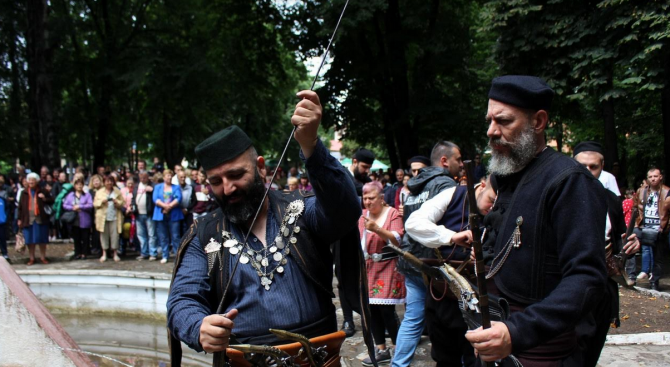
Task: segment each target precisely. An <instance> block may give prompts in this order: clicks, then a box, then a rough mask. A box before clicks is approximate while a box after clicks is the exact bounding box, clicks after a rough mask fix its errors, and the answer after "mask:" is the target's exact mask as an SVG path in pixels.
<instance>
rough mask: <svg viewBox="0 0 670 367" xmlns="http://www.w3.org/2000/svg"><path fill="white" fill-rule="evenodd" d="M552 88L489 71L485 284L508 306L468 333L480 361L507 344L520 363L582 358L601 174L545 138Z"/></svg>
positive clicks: (600, 252) (598, 241)
mask: <svg viewBox="0 0 670 367" xmlns="http://www.w3.org/2000/svg"><path fill="white" fill-rule="evenodd" d="M553 96H554V91H553V90H552V89H551V87H549V85H547V83H546V82H544V81H543V80H541V79H540V78H537V77H533V76H515V75H510V76H503V77H499V78H496V79H494V80H493V83H492V85H491V89H490V92H489V102H488V112H487V114H486V121H487V123H488V124H489V128H488V131H487V135H488V137H489V146H490V148H491V152H492V157H491V160H490V163H489V171H490V172H491V173H492V174H493V175H494V176H495V179H496V181H497V183H498V197H497V199H496V203H495V205H494V206H493V208H492V210H491V212H489V214H487V216H486V217H485V218H484V225H485V226H486V235H487V236H486V238H485V239H484V241H483V242H484V243H483V250H484V254H485V255H489V256H488V258H489V259H492V260H491V261H490V263H489V264H487V265H489V266H490V270H489V271H488V275H487V278H489V279H490V280H489V281H488V288H489V289H490V290H489V293H490V294H494V295H497V296H500V297H502V298H505V299H506V300H507V301H508V302H509V306H510V310H511V313H510V315H509V317H508V318H507V319H506V320H502V321H501V322H493V323H492V326H491V328H490V329H486V330H482V329H481V328H479V329H477V330H476V331H471V332H468V333H467V334H466V338H467V339H468V340H469V341H470V343H471V344H472V346H473V347H474V348H475V351H476V353H478V355H479V356H480V357H481V359H482V360H484V361H496V360H499V359H502V358H505V357H507V356H509V355H510V354H513V355H514V356H516V357H517V358H518V359H519V360H520V361H521V363H522V364H523V365H524V366H527V367H528V366H543V367H544V366H581V365H582V354H581V353H580V350H579V348H578V345H577V338H576V331H575V326H576V324H577V323H578V322H579V320H580V319H582V318H583V317H584V316H586V315H587V314H588V313H589V312H591V310H592V308H593V307H594V306H595V305H596V304H597V303H598V302H599V301H600V300H601V298H602V297H603V293H604V289H605V285H606V281H607V272H606V267H605V239H604V236H603V234H604V233H605V219H606V214H607V204H606V198H605V192H604V190H603V187H602V184H600V182H598V180H597V179H596V178H595V177H593V175H592V174H591V173H589V171H587V170H586V169H584V167H582V166H581V165H580V164H579V163H577V162H576V161H575V160H573V159H571V158H569V157H567V156H565V155H563V154H561V153H559V152H556V151H555V150H553V149H551V148H549V147H547V145H546V140H545V129H546V128H547V124H548V122H549V115H548V112H547V111H549V109H550V107H551V102H552V99H553Z"/></svg>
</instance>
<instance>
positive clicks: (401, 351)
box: [392, 140, 463, 367]
mask: <svg viewBox="0 0 670 367" xmlns="http://www.w3.org/2000/svg"><path fill="white" fill-rule="evenodd" d="M430 161H431V166H430V167H425V168H422V169H421V170H420V171H419V173H418V174H417V175H416V176H415V177H412V178H411V179H410V180H409V182H408V183H407V187H408V188H409V191H410V194H411V195H410V196H409V197H407V200H405V203H404V205H402V211H401V213H402V215H403V222H406V221H407V218H409V216H410V215H411V214H412V212H414V211H415V210H417V209H418V208H420V207H421V205H423V203H425V202H426V201H427V200H429V199H431V198H432V197H434V196H436V195H437V194H439V193H440V192H442V191H444V190H446V189H448V188H450V187H454V186H456V185H457V184H456V181H454V179H453V177H454V176H456V175H457V174H458V171H459V170H460V169H461V168H463V161H462V160H461V151H460V149H459V148H458V146H457V145H456V144H454V143H452V142H449V141H445V140H441V141H439V142H437V144H435V146H434V147H433V150H432V152H431V154H430ZM402 247H403V249H404V250H406V251H409V252H410V253H412V254H413V255H414V256H416V257H418V258H433V259H434V258H436V256H435V253H434V251H433V250H432V249H428V248H426V247H424V246H423V245H422V244H421V243H419V242H417V241H415V240H414V239H413V238H411V237H410V236H409V235H408V234H407V233H405V235H404V237H403V239H402ZM398 270H399V271H400V272H401V273H403V274H404V275H405V288H406V289H407V296H406V298H405V301H406V308H405V317H404V318H403V320H402V323H401V324H400V330H399V331H398V339H397V340H396V351H395V355H394V356H393V362H392V363H393V367H406V366H409V364H410V362H411V361H412V357H413V356H414V351H415V350H416V346H417V345H418V344H419V340H420V338H421V333H422V332H423V326H424V317H425V305H426V286H425V285H424V283H423V279H422V278H421V273H419V271H418V270H416V269H414V268H413V267H412V266H411V265H409V263H407V262H406V261H405V260H403V259H402V258H401V259H400V260H399V261H398ZM433 343H434V345H435V341H434V340H433ZM446 349H448V348H432V351H431V356H432V357H433V359H435V360H436V361H437V362H438V364H439V363H440V361H439V360H440V359H441V355H442V353H441V352H444V351H446ZM457 352H458V351H457Z"/></svg>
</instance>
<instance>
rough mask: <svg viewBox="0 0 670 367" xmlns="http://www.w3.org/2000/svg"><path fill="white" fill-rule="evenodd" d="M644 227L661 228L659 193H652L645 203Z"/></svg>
mask: <svg viewBox="0 0 670 367" xmlns="http://www.w3.org/2000/svg"><path fill="white" fill-rule="evenodd" d="M644 226H645V227H646V228H651V229H656V230H658V229H659V228H661V217H660V216H659V214H658V191H650V192H649V197H647V202H646V203H644Z"/></svg>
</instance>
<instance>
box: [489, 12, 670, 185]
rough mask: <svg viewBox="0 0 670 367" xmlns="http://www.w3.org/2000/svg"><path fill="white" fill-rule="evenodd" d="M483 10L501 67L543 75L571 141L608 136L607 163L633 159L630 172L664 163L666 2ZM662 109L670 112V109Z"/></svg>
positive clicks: (558, 129) (557, 127)
mask: <svg viewBox="0 0 670 367" xmlns="http://www.w3.org/2000/svg"><path fill="white" fill-rule="evenodd" d="M482 14H483V20H484V27H483V28H482V30H483V31H487V32H493V33H495V34H497V35H498V36H499V38H498V42H497V44H496V48H495V54H496V56H495V57H496V60H497V61H498V62H499V65H500V67H501V69H502V72H503V74H505V73H509V74H513V73H527V74H535V75H540V76H542V77H544V78H546V79H547V80H548V82H549V83H550V84H551V85H553V86H554V87H555V89H556V91H557V92H558V95H559V96H558V98H557V102H558V103H557V105H556V106H555V108H554V111H552V120H553V121H554V126H553V129H552V130H551V133H553V134H555V137H557V138H559V139H560V138H562V137H563V135H565V137H566V139H567V143H568V144H570V145H572V144H574V143H577V142H579V141H581V140H587V139H593V140H598V141H601V142H604V145H605V148H606V152H607V153H606V161H605V164H606V167H607V168H610V167H611V165H612V163H614V162H615V161H618V160H622V161H623V162H624V163H625V162H630V165H629V168H630V169H631V171H630V172H629V175H630V176H634V177H640V176H642V175H644V173H645V172H646V166H648V165H650V164H656V165H661V164H663V161H662V158H663V157H662V155H661V154H660V153H662V152H663V149H664V148H663V146H664V144H663V139H660V137H662V136H663V135H662V131H663V127H662V126H664V125H666V123H662V114H661V110H662V109H667V108H670V100H668V102H667V103H666V102H665V101H663V102H662V98H661V94H662V93H659V92H660V91H665V90H666V89H665V88H667V87H668V86H670V83H668V82H667V76H666V75H667V72H666V70H670V69H668V68H670V63H668V57H667V52H668V48H669V46H670V45H668V39H669V38H668V35H669V28H668V27H669V24H670V22H668V16H669V14H670V10H669V5H668V3H667V2H665V1H632V0H631V1H627V0H611V1H610V0H604V1H581V0H579V1H577V0H544V1H529V0H515V1H497V0H496V1H490V2H488V3H487V4H486V5H485V7H484V11H483V12H482ZM668 97H670V94H668ZM666 105H667V106H668V107H664V106H666ZM663 115H668V118H670V110H667V113H664V114H663ZM664 119H665V116H663V120H664ZM563 126H566V127H567V129H568V130H569V133H567V134H565V132H564V131H563V128H562V127H563ZM666 141H667V136H666ZM665 146H666V147H665V149H668V148H667V144H665Z"/></svg>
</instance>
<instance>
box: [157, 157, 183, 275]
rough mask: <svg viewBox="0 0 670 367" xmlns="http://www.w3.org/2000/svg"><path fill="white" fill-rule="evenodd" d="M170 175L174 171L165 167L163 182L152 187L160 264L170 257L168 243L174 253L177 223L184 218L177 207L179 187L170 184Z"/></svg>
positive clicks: (176, 244)
mask: <svg viewBox="0 0 670 367" xmlns="http://www.w3.org/2000/svg"><path fill="white" fill-rule="evenodd" d="M172 176H174V173H173V172H172V171H171V170H169V169H167V170H165V171H163V183H161V184H158V185H156V187H155V188H154V194H153V199H154V204H155V207H154V216H153V220H154V222H156V230H157V232H158V240H159V241H160V244H161V249H162V252H163V259H161V264H165V263H167V261H168V258H169V257H170V243H172V249H174V252H175V254H176V253H177V249H178V248H179V225H180V221H182V220H183V219H184V214H183V213H182V211H181V209H179V203H180V202H181V189H180V188H179V185H172V184H171V182H172Z"/></svg>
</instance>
